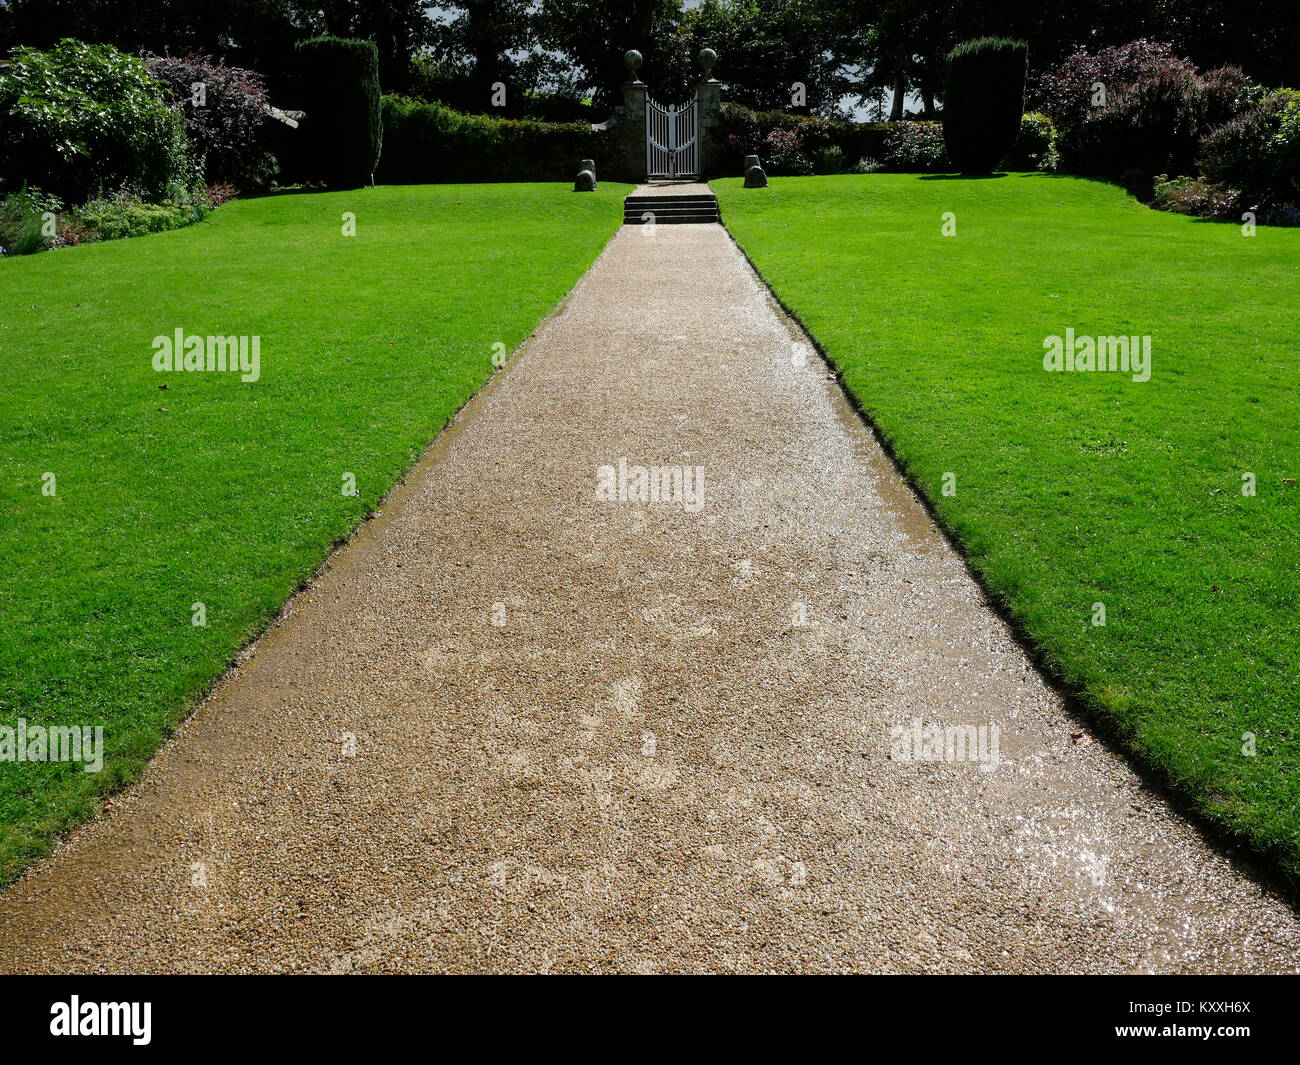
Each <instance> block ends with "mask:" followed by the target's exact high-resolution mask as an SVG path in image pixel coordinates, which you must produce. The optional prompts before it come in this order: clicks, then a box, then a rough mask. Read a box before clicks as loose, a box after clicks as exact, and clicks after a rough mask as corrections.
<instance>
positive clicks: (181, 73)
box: [147, 55, 279, 191]
mask: <svg viewBox="0 0 1300 1065" xmlns="http://www.w3.org/2000/svg"><path fill="white" fill-rule="evenodd" d="M147 62H148V64H149V70H150V71H151V72H152V73H153V74H154V76H155V77H157V78H158V79H159V80H160V81H161V82H162V83H163V85H164V86H165V88H166V91H167V94H168V97H169V99H170V100H171V102H172V103H173V105H175V106H176V107H177V108H179V109H180V112H181V114H183V115H184V116H185V129H186V133H187V135H188V136H189V139H190V143H191V144H192V145H193V146H194V151H195V154H196V156H198V157H199V158H201V159H202V160H203V170H204V175H205V176H206V178H207V180H208V181H209V182H215V183H227V182H228V183H231V184H234V185H236V186H237V187H239V188H241V189H247V190H250V191H251V190H253V189H260V188H264V187H265V186H267V185H269V184H270V182H271V179H272V178H273V177H274V176H275V175H276V173H277V172H278V171H279V166H278V165H277V163H276V159H275V156H274V155H272V154H271V152H269V151H268V150H267V148H266V132H265V129H264V126H265V123H266V121H267V119H266V113H265V111H264V108H265V107H266V104H267V97H266V89H265V88H264V86H263V83H262V76H261V75H260V74H257V73H255V72H254V71H251V70H243V69H241V68H240V67H228V66H226V65H225V64H224V63H222V62H221V61H220V60H214V59H210V58H208V57H207V56H203V55H191V56H187V57H185V58H176V57H172V56H153V57H151V58H150V59H148V60H147Z"/></svg>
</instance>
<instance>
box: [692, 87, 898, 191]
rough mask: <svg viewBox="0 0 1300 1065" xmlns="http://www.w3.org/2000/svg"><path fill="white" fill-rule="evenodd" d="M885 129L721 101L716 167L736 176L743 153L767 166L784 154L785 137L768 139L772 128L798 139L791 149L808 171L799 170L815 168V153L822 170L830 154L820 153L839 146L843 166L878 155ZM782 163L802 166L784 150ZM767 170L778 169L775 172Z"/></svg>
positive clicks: (882, 150) (882, 151) (879, 124)
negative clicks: (718, 160) (795, 146)
mask: <svg viewBox="0 0 1300 1065" xmlns="http://www.w3.org/2000/svg"><path fill="white" fill-rule="evenodd" d="M888 129H889V124H888V123H886V122H876V123H860V122H839V121H833V120H831V119H826V118H816V117H809V116H807V115H792V114H790V113H789V112H787V111H753V110H751V109H750V108H748V107H742V106H741V105H740V104H732V103H729V104H724V105H723V107H722V113H721V115H720V116H719V124H718V131H717V132H718V143H719V145H720V149H721V153H722V158H721V164H720V167H719V169H720V171H721V173H724V174H739V173H741V172H742V168H743V166H744V162H745V156H746V155H757V156H759V157H760V158H761V159H762V160H763V163H764V165H765V166H767V165H768V164H769V163H772V162H773V161H774V158H775V156H776V155H778V154H783V153H788V152H789V148H788V145H789V143H790V138H789V137H784V136H779V137H777V138H776V139H775V140H773V139H772V134H773V133H775V132H777V131H781V132H782V133H784V134H793V135H794V136H795V137H796V138H797V139H798V148H797V150H798V151H799V152H801V153H802V154H803V155H805V156H806V157H807V158H808V160H809V162H808V164H807V165H808V167H809V170H808V171H805V172H810V171H811V168H813V167H814V166H815V161H816V160H817V159H818V156H819V154H821V157H822V159H823V160H826V161H827V162H824V163H823V164H822V165H821V166H817V167H816V169H818V170H819V171H820V170H822V169H828V167H829V159H830V158H832V157H833V155H827V154H822V153H826V152H828V150H830V149H839V152H840V154H841V157H842V158H843V159H844V160H846V161H847V162H848V163H849V164H852V163H854V162H856V161H857V160H859V159H863V158H869V159H880V158H882V157H883V156H884V154H885V133H886V131H887V130H888ZM774 148H775V150H774ZM785 162H786V166H787V167H790V166H794V167H795V168H796V169H799V168H801V167H802V164H801V163H800V162H799V160H798V159H797V157H795V156H793V155H788V154H787V155H786V157H785ZM773 172H775V173H779V172H780V170H779V169H777V170H775V171H773ZM787 172H789V171H787Z"/></svg>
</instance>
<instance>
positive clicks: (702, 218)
mask: <svg viewBox="0 0 1300 1065" xmlns="http://www.w3.org/2000/svg"><path fill="white" fill-rule="evenodd" d="M721 221H722V219H721V218H719V217H718V216H717V215H716V214H677V215H655V221H654V224H655V225H657V226H673V225H707V224H709V223H718V222H721ZM623 224H624V225H625V226H642V225H647V224H648V219H644V218H642V217H641V216H640V215H636V216H635V217H633V216H631V215H627V216H624V218H623Z"/></svg>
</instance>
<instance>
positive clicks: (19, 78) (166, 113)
mask: <svg viewBox="0 0 1300 1065" xmlns="http://www.w3.org/2000/svg"><path fill="white" fill-rule="evenodd" d="M0 143H2V144H3V145H4V153H3V155H2V156H0V159H2V160H3V161H2V162H0V183H3V184H4V185H6V186H8V187H10V188H18V187H20V186H21V185H22V184H24V183H29V184H32V185H36V186H39V187H40V188H43V189H45V190H46V191H47V192H49V193H51V194H53V195H56V196H58V197H60V198H61V199H63V200H65V201H68V202H79V201H81V200H84V199H85V198H86V197H87V196H89V195H90V194H92V193H93V192H95V191H96V190H98V189H100V188H117V187H119V186H123V185H129V186H131V187H133V188H135V189H138V190H139V191H140V192H142V193H143V194H145V195H147V196H150V197H153V198H157V199H164V198H166V197H168V196H174V195H177V194H179V193H180V192H181V191H182V190H184V189H186V188H188V187H190V186H192V185H193V184H194V182H195V180H196V178H197V176H198V172H197V166H196V165H195V163H194V161H193V159H192V157H191V153H190V148H189V142H188V141H187V140H186V137H185V121H184V119H183V118H182V117H181V115H180V112H179V111H177V110H176V109H175V108H173V107H171V106H169V105H168V103H167V102H166V99H165V97H164V90H163V87H162V85H161V83H160V82H159V81H158V80H157V79H156V78H154V77H153V75H151V74H150V73H149V69H148V67H146V66H145V63H144V61H143V60H141V59H137V58H135V57H134V56H130V55H126V54H125V53H123V52H119V51H118V50H117V49H116V48H113V47H112V46H110V45H91V44H83V43H82V42H81V41H74V40H64V41H61V42H60V43H59V44H58V45H57V46H56V47H54V48H52V49H50V50H49V51H48V52H42V51H38V50H37V49H35V48H17V49H15V50H14V52H13V62H12V63H11V65H10V66H9V67H7V68H0Z"/></svg>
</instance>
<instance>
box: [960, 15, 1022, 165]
mask: <svg viewBox="0 0 1300 1065" xmlns="http://www.w3.org/2000/svg"><path fill="white" fill-rule="evenodd" d="M947 65H948V82H947V89H946V91H945V93H944V97H943V139H944V143H945V144H946V145H947V147H948V158H949V159H950V160H951V162H952V165H953V166H955V167H956V168H957V169H958V170H960V171H962V172H963V173H969V174H987V173H990V172H991V171H992V170H993V168H994V167H996V166H997V165H998V163H999V162H1000V161H1001V160H1002V159H1004V158H1005V157H1006V155H1007V153H1008V152H1010V151H1011V149H1012V147H1013V146H1014V145H1015V143H1016V138H1017V136H1018V135H1019V133H1020V117H1021V115H1022V114H1024V110H1025V76H1026V74H1027V73H1028V70H1029V46H1028V45H1027V44H1026V43H1025V42H1024V41H1014V40H1011V39H1010V38H1009V37H980V38H977V39H976V40H973V41H966V42H965V43H964V44H959V45H957V47H956V48H954V49H953V50H952V51H951V52H949V53H948V64H947Z"/></svg>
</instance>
